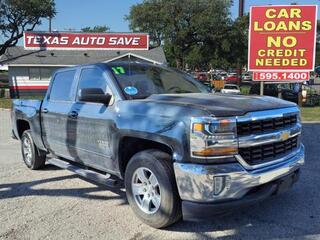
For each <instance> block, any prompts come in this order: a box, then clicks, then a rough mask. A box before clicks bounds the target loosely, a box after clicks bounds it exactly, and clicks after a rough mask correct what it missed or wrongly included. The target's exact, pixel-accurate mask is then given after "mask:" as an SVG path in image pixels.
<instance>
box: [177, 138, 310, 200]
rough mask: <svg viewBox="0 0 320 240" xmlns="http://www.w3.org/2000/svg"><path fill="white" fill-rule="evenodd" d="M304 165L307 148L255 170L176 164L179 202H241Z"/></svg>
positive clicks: (239, 167) (235, 164)
mask: <svg viewBox="0 0 320 240" xmlns="http://www.w3.org/2000/svg"><path fill="white" fill-rule="evenodd" d="M303 164H304V146H303V145H302V144H301V147H300V148H299V150H298V151H297V153H296V154H295V155H294V156H290V157H288V158H287V159H285V160H283V161H281V162H277V163H275V164H272V165H269V166H267V167H261V168H259V169H255V170H246V169H245V168H244V167H243V166H242V165H241V164H240V163H230V164H219V165H201V164H186V163H174V171H175V176H176V181H177V186H178V190H179V194H180V198H181V199H182V200H186V201H193V202H215V201H225V200H236V199H240V198H242V197H243V196H244V195H245V194H246V193H247V192H248V191H250V190H251V189H252V188H254V187H257V186H260V185H262V184H265V183H268V182H272V181H274V180H276V179H279V178H281V177H283V176H286V175H288V174H290V173H292V172H294V171H296V170H297V169H299V168H300V167H301V166H302V165H303Z"/></svg>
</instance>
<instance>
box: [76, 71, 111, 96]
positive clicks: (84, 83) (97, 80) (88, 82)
mask: <svg viewBox="0 0 320 240" xmlns="http://www.w3.org/2000/svg"><path fill="white" fill-rule="evenodd" d="M83 88H101V89H102V90H103V91H104V92H105V91H106V79H105V78H104V76H103V72H102V71H101V70H100V69H97V68H85V69H83V70H82V71H81V75H80V82H79V87H78V89H79V90H80V89H83Z"/></svg>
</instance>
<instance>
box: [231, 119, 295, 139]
mask: <svg viewBox="0 0 320 240" xmlns="http://www.w3.org/2000/svg"><path fill="white" fill-rule="evenodd" d="M296 123H297V115H296V114H294V115H289V116H284V117H278V118H267V119H263V120H256V121H246V122H238V123H237V134H238V136H240V137H241V136H246V135H251V134H259V133H263V132H269V131H273V130H281V129H284V128H288V127H291V126H293V125H294V124H296Z"/></svg>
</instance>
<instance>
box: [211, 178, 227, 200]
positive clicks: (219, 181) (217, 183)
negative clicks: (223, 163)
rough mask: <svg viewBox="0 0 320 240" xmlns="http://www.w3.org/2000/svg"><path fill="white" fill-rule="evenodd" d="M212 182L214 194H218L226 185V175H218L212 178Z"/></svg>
mask: <svg viewBox="0 0 320 240" xmlns="http://www.w3.org/2000/svg"><path fill="white" fill-rule="evenodd" d="M213 184H214V193H213V194H214V195H219V194H220V193H221V192H222V191H223V190H224V188H225V186H226V177H225V176H218V177H214V178H213Z"/></svg>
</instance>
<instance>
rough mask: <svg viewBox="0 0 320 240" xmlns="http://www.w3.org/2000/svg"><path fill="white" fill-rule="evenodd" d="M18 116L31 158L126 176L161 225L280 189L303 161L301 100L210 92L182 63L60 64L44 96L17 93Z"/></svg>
mask: <svg viewBox="0 0 320 240" xmlns="http://www.w3.org/2000/svg"><path fill="white" fill-rule="evenodd" d="M12 126H13V130H12V133H13V137H14V138H16V139H19V140H20V141H21V150H22V158H23V160H24V163H25V164H26V165H27V167H28V168H30V169H40V168H43V167H44V166H45V163H51V164H54V165H57V166H59V167H62V168H66V169H69V170H71V171H74V172H76V173H79V174H80V175H83V176H86V177H88V178H94V179H96V180H97V181H99V182H102V183H105V184H106V185H108V184H109V185H113V186H115V187H121V186H124V187H125V189H126V195H127V199H128V202H129V204H130V206H131V208H132V209H133V211H134V213H135V214H136V215H137V216H138V217H139V218H140V219H141V220H142V221H143V222H144V223H146V224H148V225H150V226H152V227H155V228H164V227H166V226H169V225H171V224H173V223H175V222H177V221H178V220H180V219H181V218H183V219H184V220H204V219H210V218H212V217H215V216H217V215H221V214H224V213H225V212H229V211H232V210H235V209H239V208H242V207H244V206H247V205H251V204H253V203H256V202H259V201H261V200H263V199H265V198H267V197H269V196H271V195H274V194H278V193H280V192H283V191H285V190H287V189H288V188H289V187H291V185H292V184H293V183H295V182H296V181H297V179H298V176H299V170H300V167H301V166H302V165H303V163H304V146H303V144H302V143H301V137H300V135H301V121H300V112H299V108H298V107H297V105H296V104H294V103H290V102H287V101H284V100H280V99H277V98H273V97H261V96H245V95H232V94H230V95H228V96H227V95H224V94H212V93H210V92H209V91H208V89H207V88H206V87H205V86H203V85H202V84H201V83H199V82H197V81H196V80H194V79H193V78H192V77H190V76H189V75H187V74H184V73H182V72H181V71H178V70H174V69H171V68H168V67H164V66H158V65H152V64H148V63H141V62H140V63H139V62H134V61H130V62H125V61H122V62H112V63H98V64H92V65H84V66H76V67H70V68H63V69H61V70H58V71H57V72H55V73H54V75H53V76H52V78H51V81H50V85H49V87H48V90H47V93H46V96H45V97H44V99H43V100H42V101H40V100H19V99H18V100H15V101H14V102H13V108H12ZM117 183H121V185H119V184H117ZM292 201H294V199H292Z"/></svg>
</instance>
